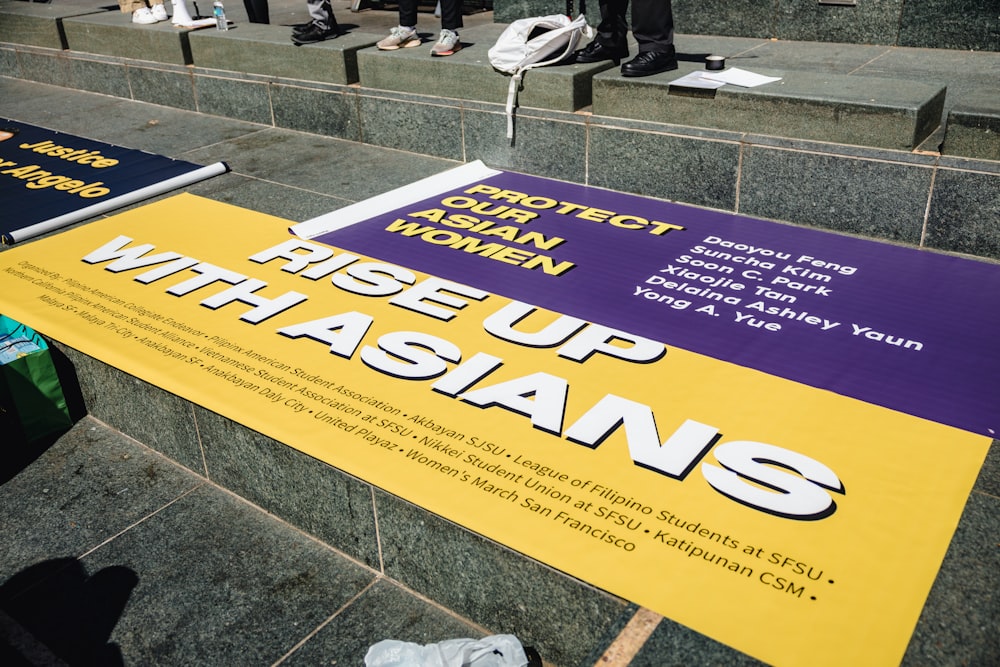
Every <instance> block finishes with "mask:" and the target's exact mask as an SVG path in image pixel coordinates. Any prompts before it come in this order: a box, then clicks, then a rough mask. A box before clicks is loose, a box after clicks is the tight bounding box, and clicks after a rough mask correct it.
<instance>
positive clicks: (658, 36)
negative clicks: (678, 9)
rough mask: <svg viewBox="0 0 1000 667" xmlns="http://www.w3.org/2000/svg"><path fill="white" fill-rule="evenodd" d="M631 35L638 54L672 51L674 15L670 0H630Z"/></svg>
mask: <svg viewBox="0 0 1000 667" xmlns="http://www.w3.org/2000/svg"><path fill="white" fill-rule="evenodd" d="M632 35H633V36H634V37H635V40H636V41H637V42H638V43H639V53H644V52H646V51H656V52H659V53H673V51H674V13H673V8H672V7H671V3H670V0H632Z"/></svg>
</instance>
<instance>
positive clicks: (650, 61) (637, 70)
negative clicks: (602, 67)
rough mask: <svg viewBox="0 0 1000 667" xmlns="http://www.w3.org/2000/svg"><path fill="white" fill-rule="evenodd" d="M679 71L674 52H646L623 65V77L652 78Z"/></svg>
mask: <svg viewBox="0 0 1000 667" xmlns="http://www.w3.org/2000/svg"><path fill="white" fill-rule="evenodd" d="M674 69H677V56H676V55H675V54H674V52H672V51H644V52H642V53H640V54H639V55H637V56H636V57H635V58H633V59H632V60H630V61H628V62H627V63H625V64H623V65H622V76H650V75H652V74H659V73H660V72H669V71H670V70H674Z"/></svg>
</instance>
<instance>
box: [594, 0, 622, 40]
mask: <svg viewBox="0 0 1000 667" xmlns="http://www.w3.org/2000/svg"><path fill="white" fill-rule="evenodd" d="M599 7H600V10H601V22H600V23H598V24H597V38H596V39H597V42H598V43H599V44H602V45H604V46H606V47H608V48H610V49H624V48H625V45H626V44H627V42H628V0H601V3H600V5H599Z"/></svg>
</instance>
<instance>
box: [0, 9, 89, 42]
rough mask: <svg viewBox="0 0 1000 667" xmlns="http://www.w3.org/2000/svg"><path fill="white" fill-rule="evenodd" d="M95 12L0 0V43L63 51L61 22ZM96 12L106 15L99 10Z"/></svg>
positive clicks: (64, 40) (64, 37) (63, 38)
mask: <svg viewBox="0 0 1000 667" xmlns="http://www.w3.org/2000/svg"><path fill="white" fill-rule="evenodd" d="M93 13H95V10H93V9H81V8H79V7H66V6H63V5H57V4H39V3H34V2H13V1H12V0H0V17H2V18H0V42H11V43H13V44H26V45H29V46H44V47H47V48H50V49H65V48H68V47H67V46H66V36H65V35H64V34H63V30H62V21H63V19H66V18H70V17H73V16H82V15H88V14H93ZM97 13H101V14H103V13H106V12H105V11H103V10H99V11H98V12H97Z"/></svg>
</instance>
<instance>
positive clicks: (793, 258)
mask: <svg viewBox="0 0 1000 667" xmlns="http://www.w3.org/2000/svg"><path fill="white" fill-rule="evenodd" d="M315 240H318V241H322V242H325V243H329V244H330V245H333V246H336V247H338V248H342V249H345V250H349V251H353V252H357V253H361V254H365V255H369V256H372V257H376V258H379V259H382V260H385V261H388V262H393V263H395V264H399V265H402V266H406V267H409V268H411V269H415V270H419V271H423V272H426V273H430V274H434V275H437V276H439V277H442V278H447V279H449V280H453V281H456V282H460V283H464V284H468V285H472V286H475V287H478V288H480V289H485V290H488V291H490V292H493V293H496V294H500V295H503V296H507V297H509V298H512V299H516V300H519V301H524V302H527V303H530V304H533V305H536V306H540V307H543V308H546V309H549V310H553V311H556V312H559V313H564V314H567V315H572V316H574V317H578V318H581V319H585V320H588V321H590V322H594V323H599V324H603V325H606V326H609V327H613V328H616V329H621V330H624V331H628V332H630V333H634V334H638V335H641V336H645V337H648V338H653V339H656V340H659V341H661V342H663V343H665V344H667V345H673V346H676V347H679V348H683V349H685V350H689V351H692V352H697V353H700V354H704V355H707V356H711V357H714V358H716V359H720V360H723V361H727V362H731V363H734V364H739V365H741V366H745V367H749V368H754V369H757V370H760V371H763V372H765V373H769V374H772V375H776V376H780V377H783V378H786V379H789V380H794V381H796V382H802V383H805V384H808V385H811V386H814V387H818V388H824V389H828V390H830V391H833V392H836V393H838V394H841V395H844V396H850V397H853V398H857V399H860V400H862V401H866V402H869V403H873V404H877V405H881V406H884V407H887V408H891V409H893V410H898V411H901V412H905V413H908V414H911V415H915V416H918V417H922V418H925V419H929V420H933V421H936V422H939V423H943V424H948V425H951V426H956V427H958V428H962V429H965V430H969V431H973V432H976V433H981V434H984V435H988V436H990V437H996V433H997V431H998V429H1000V401H998V400H997V392H996V388H995V382H996V378H997V377H998V376H1000V345H998V344H997V340H998V338H1000V266H997V265H993V264H989V263H985V262H977V261H973V260H967V259H962V258H957V257H951V256H946V255H942V254H936V253H933V252H929V251H922V250H916V249H913V248H904V247H898V246H893V245H889V244H885V243H879V242H876V241H870V240H864V239H858V238H851V237H847V236H840V235H837V234H833V233H829V232H823V231H820V230H815V229H807V228H801V227H793V226H790V225H784V224H779V223H774V222H768V221H764V220H757V219H753V218H747V217H742V216H737V215H731V214H725V213H721V212H715V211H708V210H703V209H698V208H694V207H690V206H683V205H678V204H670V203H665V202H661V201H656V200H652V199H648V198H644V197H638V196H633V195H625V194H621V193H615V192H610V191H606V190H600V189H597V188H589V187H586V186H579V185H573V184H568V183H563V182H559V181H553V180H548V179H542V178H537V177H530V176H524V175H520V174H513V173H499V174H497V175H494V176H489V177H486V178H483V179H481V180H479V181H476V182H475V183H472V184H470V185H467V186H462V187H459V188H456V189H454V190H452V191H450V192H447V193H443V194H435V195H434V196H433V197H431V198H428V199H425V200H423V201H413V202H412V203H409V204H406V201H405V200H404V201H401V202H400V207H399V208H397V209H396V210H395V211H392V212H390V213H387V214H382V215H376V216H374V217H372V218H370V219H368V220H366V221H364V222H361V223H358V224H352V225H350V226H347V227H345V228H343V229H339V230H336V231H333V232H329V233H326V234H322V235H319V236H317V237H315ZM664 381H665V382H669V381H670V378H664ZM790 409H793V408H792V407H791V406H790Z"/></svg>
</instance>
